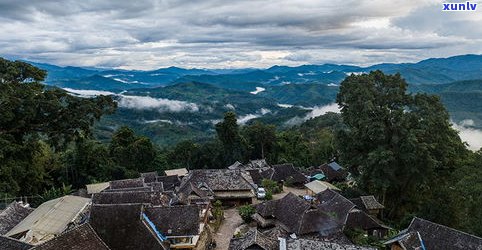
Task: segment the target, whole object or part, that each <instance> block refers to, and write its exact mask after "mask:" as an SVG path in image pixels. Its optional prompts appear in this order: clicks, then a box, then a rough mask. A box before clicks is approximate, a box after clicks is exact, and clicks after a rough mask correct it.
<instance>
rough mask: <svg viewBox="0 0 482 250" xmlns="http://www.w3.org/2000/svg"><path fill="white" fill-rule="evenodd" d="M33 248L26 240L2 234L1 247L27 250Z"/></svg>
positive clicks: (0, 238)
mask: <svg viewBox="0 0 482 250" xmlns="http://www.w3.org/2000/svg"><path fill="white" fill-rule="evenodd" d="M30 248H32V245H30V244H27V243H25V242H22V241H19V240H17V239H13V238H10V237H7V236H1V235H0V249H5V250H27V249H30Z"/></svg>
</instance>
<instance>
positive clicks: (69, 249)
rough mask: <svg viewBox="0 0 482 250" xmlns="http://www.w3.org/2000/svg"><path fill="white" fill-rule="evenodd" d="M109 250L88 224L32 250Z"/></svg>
mask: <svg viewBox="0 0 482 250" xmlns="http://www.w3.org/2000/svg"><path fill="white" fill-rule="evenodd" d="M58 249H65V250H109V249H110V248H109V247H108V246H107V245H106V244H105V243H104V242H103V241H102V240H101V239H100V237H99V236H98V235H97V233H96V232H95V231H94V229H93V228H92V227H91V226H90V224H89V223H85V224H82V225H80V226H77V227H75V228H73V229H72V230H69V231H67V232H65V233H63V234H61V235H59V236H57V237H55V238H53V239H52V240H49V241H47V242H45V243H43V244H40V245H38V246H36V247H34V248H33V249H32V250H58Z"/></svg>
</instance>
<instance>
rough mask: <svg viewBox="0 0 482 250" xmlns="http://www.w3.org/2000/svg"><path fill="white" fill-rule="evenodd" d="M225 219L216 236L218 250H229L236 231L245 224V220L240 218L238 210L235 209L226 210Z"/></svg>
mask: <svg viewBox="0 0 482 250" xmlns="http://www.w3.org/2000/svg"><path fill="white" fill-rule="evenodd" d="M224 218H225V219H224V221H223V222H222V223H221V227H220V228H219V230H218V232H217V233H216V234H215V235H214V240H215V241H216V248H215V249H216V250H228V248H229V241H230V240H231V238H232V237H233V234H234V231H235V230H236V228H237V227H239V226H240V225H241V224H242V223H243V220H242V219H241V216H239V214H238V210H237V208H235V207H234V208H230V209H226V210H224Z"/></svg>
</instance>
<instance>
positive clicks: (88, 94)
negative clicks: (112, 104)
mask: <svg viewBox="0 0 482 250" xmlns="http://www.w3.org/2000/svg"><path fill="white" fill-rule="evenodd" d="M64 90H65V91H67V92H70V93H72V94H75V95H77V96H80V97H96V96H98V95H116V93H113V92H110V91H102V90H80V89H71V88H64Z"/></svg>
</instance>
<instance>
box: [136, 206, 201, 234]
mask: <svg viewBox="0 0 482 250" xmlns="http://www.w3.org/2000/svg"><path fill="white" fill-rule="evenodd" d="M144 213H145V214H146V215H147V217H148V218H149V219H150V220H151V221H152V222H153V223H154V225H156V228H157V229H158V230H159V231H160V232H161V233H162V234H163V235H166V236H187V235H198V234H199V221H200V217H199V216H200V211H199V207H198V206H196V205H187V206H170V207H146V208H145V211H144Z"/></svg>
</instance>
